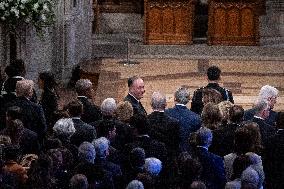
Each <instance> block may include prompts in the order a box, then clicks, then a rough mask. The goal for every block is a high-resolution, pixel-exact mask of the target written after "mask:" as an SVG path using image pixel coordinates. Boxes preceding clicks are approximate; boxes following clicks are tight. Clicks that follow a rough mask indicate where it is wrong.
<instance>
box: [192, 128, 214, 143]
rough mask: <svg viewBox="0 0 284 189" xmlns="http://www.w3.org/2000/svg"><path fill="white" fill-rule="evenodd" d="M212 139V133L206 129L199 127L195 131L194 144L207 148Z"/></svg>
mask: <svg viewBox="0 0 284 189" xmlns="http://www.w3.org/2000/svg"><path fill="white" fill-rule="evenodd" d="M212 139H213V134H212V131H211V130H210V129H208V128H206V127H201V128H200V129H198V130H197V131H196V142H197V145H199V146H207V147H209V146H210V145H211V142H212Z"/></svg>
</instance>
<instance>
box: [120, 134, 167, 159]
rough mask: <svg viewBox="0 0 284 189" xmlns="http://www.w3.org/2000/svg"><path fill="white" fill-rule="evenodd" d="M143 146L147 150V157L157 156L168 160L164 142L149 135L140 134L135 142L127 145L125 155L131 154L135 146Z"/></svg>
mask: <svg viewBox="0 0 284 189" xmlns="http://www.w3.org/2000/svg"><path fill="white" fill-rule="evenodd" d="M137 147H140V148H143V149H144V150H145V154H146V158H148V157H155V158H158V159H159V160H161V161H162V162H166V159H167V150H166V146H165V144H164V143H162V142H159V141H157V140H153V139H151V138H150V137H149V136H147V135H143V136H138V137H136V138H135V139H134V142H133V143H129V144H126V145H125V153H124V154H125V155H129V154H130V152H131V150H133V149H134V148H137Z"/></svg>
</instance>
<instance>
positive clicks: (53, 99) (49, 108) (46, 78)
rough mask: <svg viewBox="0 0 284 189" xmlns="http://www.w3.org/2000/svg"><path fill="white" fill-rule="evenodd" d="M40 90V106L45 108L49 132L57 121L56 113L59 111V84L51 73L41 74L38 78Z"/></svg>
mask: <svg viewBox="0 0 284 189" xmlns="http://www.w3.org/2000/svg"><path fill="white" fill-rule="evenodd" d="M38 84H39V88H40V89H41V90H42V94H41V99H40V104H41V106H42V108H43V111H44V115H45V118H46V123H47V125H48V126H49V128H48V130H50V128H51V127H52V126H53V125H54V123H55V122H56V121H57V120H54V112H55V111H56V110H57V109H58V103H57V101H58V95H57V93H56V86H57V83H56V81H55V78H54V75H53V74H52V73H50V72H41V73H40V74H39V77H38Z"/></svg>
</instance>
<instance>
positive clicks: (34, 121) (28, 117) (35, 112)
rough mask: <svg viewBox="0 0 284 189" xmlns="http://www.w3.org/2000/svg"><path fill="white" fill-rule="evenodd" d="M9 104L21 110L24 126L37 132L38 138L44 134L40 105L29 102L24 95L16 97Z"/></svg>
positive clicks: (42, 114)
mask: <svg viewBox="0 0 284 189" xmlns="http://www.w3.org/2000/svg"><path fill="white" fill-rule="evenodd" d="M9 106H18V107H20V108H21V109H22V112H23V120H22V121H23V123H24V126H25V127H26V128H28V129H30V130H32V131H34V132H36V133H37V134H38V137H39V139H40V140H41V139H42V137H44V136H45V133H46V120H45V116H44V112H43V109H42V107H41V106H40V105H38V104H36V103H33V102H31V101H30V100H28V99H27V98H25V97H18V98H16V99H15V100H14V101H13V102H12V103H10V104H9Z"/></svg>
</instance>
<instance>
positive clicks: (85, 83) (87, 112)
mask: <svg viewBox="0 0 284 189" xmlns="http://www.w3.org/2000/svg"><path fill="white" fill-rule="evenodd" d="M75 88H76V92H77V94H78V97H77V98H78V100H80V101H81V103H82V104H83V114H82V115H81V119H82V121H84V122H85V123H91V122H94V121H97V120H100V119H101V117H102V115H101V111H100V109H99V107H97V106H96V105H95V104H94V103H93V102H92V98H93V92H94V91H93V84H92V82H91V81H90V80H88V79H80V80H78V81H77V82H76V85H75Z"/></svg>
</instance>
